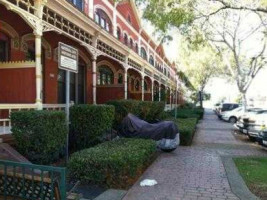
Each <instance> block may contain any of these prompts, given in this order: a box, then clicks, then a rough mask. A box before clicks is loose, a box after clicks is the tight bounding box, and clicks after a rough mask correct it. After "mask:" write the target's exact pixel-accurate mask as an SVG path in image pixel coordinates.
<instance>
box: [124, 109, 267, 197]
mask: <svg viewBox="0 0 267 200" xmlns="http://www.w3.org/2000/svg"><path fill="white" fill-rule="evenodd" d="M232 129H233V126H232V125H231V124H229V123H226V122H222V121H219V120H218V119H217V116H216V115H215V114H214V113H213V112H212V111H211V110H206V111H205V115H204V119H203V120H202V121H201V122H200V124H199V125H198V131H197V133H196V135H195V138H194V142H193V145H192V146H190V147H179V148H177V149H176V150H175V151H174V152H172V153H162V154H161V155H160V156H159V157H158V159H157V160H156V161H155V162H154V163H153V164H152V165H151V166H150V167H149V168H148V170H147V171H146V172H145V173H144V175H143V176H142V177H141V179H140V180H139V181H138V182H137V183H136V184H135V185H134V186H133V187H132V188H131V189H130V190H129V191H128V193H127V195H126V196H125V197H124V198H123V200H180V199H183V200H191V199H192V200H201V199H203V200H223V199H228V200H231V199H232V200H234V199H238V198H237V197H236V196H235V195H234V194H233V193H232V191H231V188H230V185H229V182H228V179H227V176H226V172H225V169H224V166H223V163H222V161H221V157H220V156H222V155H242V156H246V155H265V156H266V155H267V154H266V151H263V150H261V149H260V148H259V147H257V146H255V145H253V144H252V143H248V142H247V143H245V142H244V141H241V140H239V139H236V138H235V137H234V135H233V133H232ZM143 179H155V180H156V181H157V182H158V185H156V186H153V187H140V181H142V180H143Z"/></svg>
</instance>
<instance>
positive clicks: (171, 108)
mask: <svg viewBox="0 0 267 200" xmlns="http://www.w3.org/2000/svg"><path fill="white" fill-rule="evenodd" d="M170 105H171V109H172V90H171V89H170Z"/></svg>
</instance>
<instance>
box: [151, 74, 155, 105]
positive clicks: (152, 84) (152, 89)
mask: <svg viewBox="0 0 267 200" xmlns="http://www.w3.org/2000/svg"><path fill="white" fill-rule="evenodd" d="M151 82H152V83H151V94H152V95H151V100H152V101H154V79H151Z"/></svg>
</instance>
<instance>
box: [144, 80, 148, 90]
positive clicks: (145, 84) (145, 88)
mask: <svg viewBox="0 0 267 200" xmlns="http://www.w3.org/2000/svg"><path fill="white" fill-rule="evenodd" d="M144 90H145V91H148V86H147V82H146V81H144Z"/></svg>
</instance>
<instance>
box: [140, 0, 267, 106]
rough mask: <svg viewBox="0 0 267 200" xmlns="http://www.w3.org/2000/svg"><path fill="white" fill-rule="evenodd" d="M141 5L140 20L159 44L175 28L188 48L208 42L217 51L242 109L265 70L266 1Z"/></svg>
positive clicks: (172, 0) (173, 0) (167, 0)
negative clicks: (153, 31)
mask: <svg viewBox="0 0 267 200" xmlns="http://www.w3.org/2000/svg"><path fill="white" fill-rule="evenodd" d="M140 1H141V0H139V2H140ZM142 2H143V4H145V5H146V9H145V10H144V18H145V19H147V20H149V21H150V22H151V23H152V24H153V25H154V26H155V27H156V31H158V32H161V36H162V40H164V39H169V38H170V37H168V31H169V30H170V29H171V28H178V29H179V30H180V32H181V34H184V35H186V36H187V37H188V38H190V39H191V43H192V44H195V45H196V46H198V45H201V44H202V42H203V41H204V42H205V41H208V42H209V44H210V45H211V46H213V47H214V49H216V50H217V52H218V53H219V54H220V56H221V59H222V61H223V62H222V63H223V64H224V65H225V66H226V67H225V70H224V72H225V73H224V75H225V76H226V77H227V78H228V79H229V80H232V81H235V82H236V84H237V86H238V89H239V91H240V93H241V94H242V96H243V101H244V106H245V108H246V92H247V90H248V89H249V87H250V85H251V83H252V82H253V80H254V79H255V77H256V76H257V74H258V73H259V71H260V70H261V69H262V68H263V67H264V66H266V32H267V31H266V27H267V12H266V10H267V2H266V0H148V1H145V2H144V1H142ZM250 19H253V20H254V21H253V22H252V21H250ZM249 43H253V45H254V46H252V45H249ZM248 46H251V47H252V48H247V47H248ZM251 49H253V50H251ZM204 80H205V79H204Z"/></svg>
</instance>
